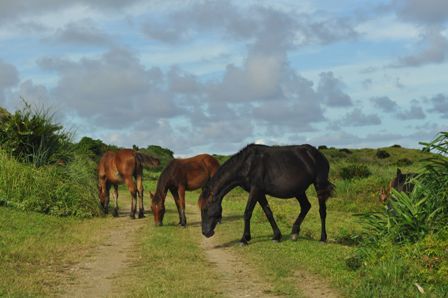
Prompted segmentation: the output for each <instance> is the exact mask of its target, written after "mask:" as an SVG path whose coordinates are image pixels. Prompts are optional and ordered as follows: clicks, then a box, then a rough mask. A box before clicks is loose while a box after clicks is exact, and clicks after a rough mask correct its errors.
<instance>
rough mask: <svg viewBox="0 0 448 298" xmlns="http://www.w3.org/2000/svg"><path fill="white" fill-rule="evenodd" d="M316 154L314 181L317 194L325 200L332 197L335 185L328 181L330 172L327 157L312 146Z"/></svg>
mask: <svg viewBox="0 0 448 298" xmlns="http://www.w3.org/2000/svg"><path fill="white" fill-rule="evenodd" d="M314 150H315V151H314V153H315V154H316V161H315V166H316V170H317V176H316V180H315V183H314V186H315V188H316V192H317V196H318V198H319V199H321V200H327V199H328V198H330V197H332V196H333V195H334V192H335V185H334V184H333V183H331V182H330V180H329V179H328V176H329V174H330V163H329V162H328V159H327V158H326V157H325V155H323V154H322V153H321V152H320V151H318V150H317V149H315V148H314Z"/></svg>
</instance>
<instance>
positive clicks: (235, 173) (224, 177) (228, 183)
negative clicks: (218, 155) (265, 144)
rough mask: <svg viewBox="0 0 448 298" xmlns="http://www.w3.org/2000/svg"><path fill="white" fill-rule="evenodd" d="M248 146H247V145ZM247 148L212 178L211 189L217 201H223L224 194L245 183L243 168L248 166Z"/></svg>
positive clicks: (226, 163) (220, 168) (227, 162)
mask: <svg viewBox="0 0 448 298" xmlns="http://www.w3.org/2000/svg"><path fill="white" fill-rule="evenodd" d="M246 148H247V147H246ZM246 148H244V149H243V150H241V151H240V152H238V153H237V154H235V155H233V156H232V157H231V158H230V159H229V160H227V161H226V162H225V163H224V164H223V165H222V166H221V167H219V169H218V171H217V172H216V174H215V175H214V176H213V178H212V179H211V180H210V183H209V185H208V187H209V191H210V193H211V194H212V196H213V197H214V198H213V199H214V200H215V199H217V201H219V202H221V201H222V199H223V198H224V196H225V195H226V194H227V193H228V192H229V191H231V190H232V189H234V188H235V187H237V186H240V185H241V184H242V183H243V179H244V177H243V175H242V172H243V171H242V169H243V168H245V167H247V165H246V164H245V163H246V155H247V154H246V151H247V150H246Z"/></svg>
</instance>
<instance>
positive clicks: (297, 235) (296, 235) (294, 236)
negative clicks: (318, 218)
mask: <svg viewBox="0 0 448 298" xmlns="http://www.w3.org/2000/svg"><path fill="white" fill-rule="evenodd" d="M298 238H299V234H291V240H292V241H297V239H298Z"/></svg>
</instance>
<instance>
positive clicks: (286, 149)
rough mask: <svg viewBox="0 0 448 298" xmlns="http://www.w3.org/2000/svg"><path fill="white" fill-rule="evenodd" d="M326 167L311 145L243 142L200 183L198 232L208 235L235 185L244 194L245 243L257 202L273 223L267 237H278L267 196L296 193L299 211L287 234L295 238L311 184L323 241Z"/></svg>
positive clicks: (330, 188)
mask: <svg viewBox="0 0 448 298" xmlns="http://www.w3.org/2000/svg"><path fill="white" fill-rule="evenodd" d="M329 170H330V165H329V163H328V160H327V159H326V158H325V156H324V155H323V154H322V153H321V152H320V151H318V150H317V149H316V148H314V147H313V146H310V145H296V146H273V147H269V146H265V145H254V144H251V145H248V146H247V147H245V148H244V149H242V150H241V151H240V152H238V153H237V154H235V155H233V156H232V157H231V158H230V159H229V160H227V162H225V163H224V164H223V165H222V166H221V167H220V168H219V169H218V171H217V172H216V174H215V176H213V178H211V179H210V181H209V182H208V183H207V185H206V186H205V187H204V189H203V191H202V193H201V195H200V198H199V206H200V208H201V217H202V234H203V235H204V236H206V237H211V236H213V234H214V229H215V226H216V223H217V222H218V220H219V219H220V218H221V216H222V200H223V198H224V196H225V195H226V194H227V193H228V192H229V191H230V190H232V189H233V188H235V187H236V186H240V187H242V188H243V189H244V190H245V191H247V192H248V193H249V199H248V201H247V205H246V210H245V211H244V233H243V237H242V238H241V243H242V244H247V243H248V241H250V239H251V233H250V219H251V216H252V211H253V210H254V207H255V205H256V203H257V202H258V203H259V204H260V205H261V207H262V209H263V211H264V213H265V214H266V217H267V218H268V220H269V223H270V224H271V226H272V230H273V232H274V236H273V238H272V240H274V241H280V239H281V238H282V234H281V232H280V230H279V228H278V226H277V223H276V222H275V220H274V216H273V214H272V211H271V209H270V207H269V205H268V201H267V200H266V195H271V196H274V197H278V198H282V199H286V198H290V197H295V198H296V199H297V200H298V201H299V204H300V207H301V211H300V214H299V216H298V217H297V219H296V221H295V222H294V225H293V226H292V235H291V238H292V239H293V240H296V239H297V237H298V234H299V231H300V225H301V223H302V221H303V220H304V218H305V216H306V214H307V213H308V211H309V209H310V208H311V204H310V202H309V201H308V198H307V196H306V194H305V191H306V190H307V188H308V187H309V186H310V185H311V184H314V187H315V189H316V192H317V197H318V201H319V212H320V218H321V224H322V229H321V238H320V240H321V241H326V239H327V232H326V229H325V218H326V214H327V213H326V201H327V199H328V198H329V197H330V195H331V193H332V191H333V188H334V186H333V184H331V183H330V182H329V181H328V173H329Z"/></svg>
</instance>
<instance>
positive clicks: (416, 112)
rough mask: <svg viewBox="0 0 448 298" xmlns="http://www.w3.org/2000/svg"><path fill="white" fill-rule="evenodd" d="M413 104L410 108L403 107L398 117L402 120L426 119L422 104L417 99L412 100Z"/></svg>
mask: <svg viewBox="0 0 448 298" xmlns="http://www.w3.org/2000/svg"><path fill="white" fill-rule="evenodd" d="M410 104H411V106H410V107H409V108H408V109H402V110H401V111H400V112H398V113H397V117H398V118H399V119H402V120H415V119H425V117H426V115H425V112H423V109H422V107H421V106H419V103H418V101H417V100H412V101H411V103H410Z"/></svg>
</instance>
